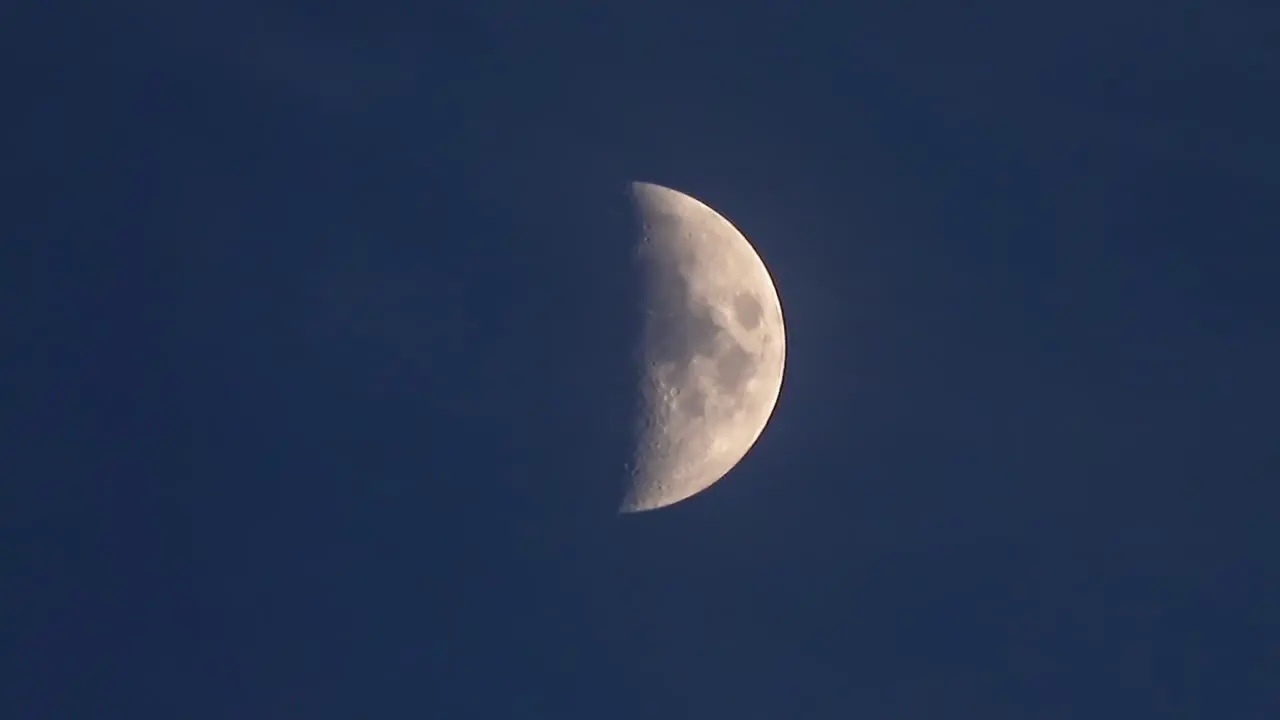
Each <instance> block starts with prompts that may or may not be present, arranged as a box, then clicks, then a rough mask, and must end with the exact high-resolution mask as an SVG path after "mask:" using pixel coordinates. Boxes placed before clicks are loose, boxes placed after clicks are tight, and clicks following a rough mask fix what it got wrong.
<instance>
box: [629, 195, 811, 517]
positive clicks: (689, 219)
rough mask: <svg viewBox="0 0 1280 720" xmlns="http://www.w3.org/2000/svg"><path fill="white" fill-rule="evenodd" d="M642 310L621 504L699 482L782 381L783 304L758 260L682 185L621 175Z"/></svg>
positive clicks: (697, 487) (757, 426)
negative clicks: (627, 182) (633, 230)
mask: <svg viewBox="0 0 1280 720" xmlns="http://www.w3.org/2000/svg"><path fill="white" fill-rule="evenodd" d="M631 199H632V201H633V206H634V208H635V210H636V216H637V219H638V221H639V224H640V226H641V233H640V239H639V242H638V243H637V247H636V257H637V260H638V262H639V266H640V272H641V276H642V292H641V298H642V302H641V305H642V308H643V311H644V320H643V325H642V328H643V329H642V332H641V335H642V339H641V342H640V345H639V353H638V359H639V360H640V363H641V372H640V393H639V396H640V403H639V409H638V415H639V420H638V422H637V423H636V432H635V452H634V457H633V462H632V463H631V465H630V478H629V484H628V487H627V492H626V495H625V497H624V498H623V501H622V504H621V506H620V507H619V512H621V513H633V512H641V511H646V510H655V509H657V508H661V507H666V506H668V505H672V504H675V503H678V502H680V501H681V500H684V499H686V498H689V497H692V496H693V495H696V494H697V493H699V492H702V491H703V490H705V489H707V488H708V487H710V486H711V485H713V484H714V483H716V482H717V481H718V480H720V478H722V477H724V475H725V474H726V473H728V472H729V471H730V470H732V469H733V468H734V466H736V465H737V464H738V462H739V461H740V460H742V458H743V457H744V456H745V455H746V454H747V451H748V450H750V449H751V446H752V445H754V444H755V442H756V440H757V439H758V438H759V437H760V433H761V432H763V431H764V427H765V425H766V424H767V423H768V422H769V417H770V416H771V415H772V414H773V408H774V405H775V404H777V401H778V394H779V392H780V391H781V389H782V373H783V365H784V364H785V358H786V337H785V333H784V328H783V323H782V305H781V303H780V302H779V300H778V291H777V289H776V288H775V287H774V283H773V279H772V278H771V277H770V276H769V271H768V270H767V269H766V268H765V265H764V261H762V260H761V259H760V256H759V255H758V254H757V253H756V251H755V249H754V248H753V247H751V243H750V242H748V241H747V239H746V238H745V237H743V235H742V233H741V232H739V231H738V229H737V228H735V227H734V226H733V225H732V224H731V223H730V222H729V221H728V220H726V219H725V218H723V217H722V216H720V215H719V214H718V213H717V212H716V211H715V210H712V209H711V208H709V207H707V206H706V205H704V204H703V203H702V202H700V201H698V200H696V199H694V198H692V197H690V196H688V195H685V194H684V193H681V192H678V191H676V190H672V189H670V188H666V187H662V186H660V185H654V184H651V183H645V182H636V183H632V184H631Z"/></svg>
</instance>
